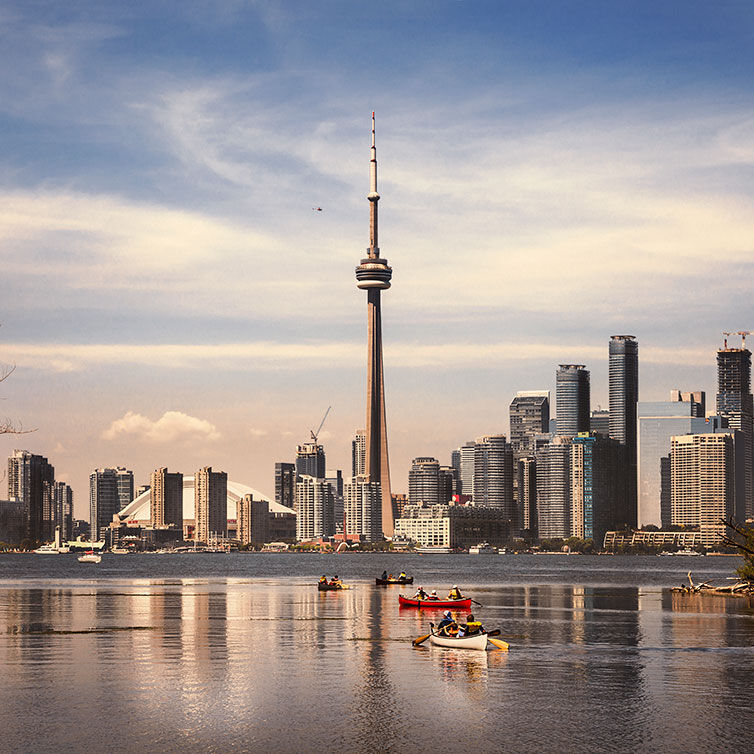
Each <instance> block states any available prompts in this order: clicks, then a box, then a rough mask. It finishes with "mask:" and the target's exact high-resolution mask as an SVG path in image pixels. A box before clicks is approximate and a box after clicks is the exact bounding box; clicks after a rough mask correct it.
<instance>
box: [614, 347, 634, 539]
mask: <svg viewBox="0 0 754 754" xmlns="http://www.w3.org/2000/svg"><path fill="white" fill-rule="evenodd" d="M609 356H610V362H609V365H608V392H609V396H610V437H612V438H613V439H614V440H617V441H618V442H619V443H620V444H621V445H624V446H625V448H626V467H627V476H626V515H625V517H624V518H625V521H626V523H627V524H628V525H629V526H632V527H635V526H636V519H637V515H636V514H637V511H636V404H637V403H638V401H639V344H638V343H637V341H636V338H635V337H634V336H633V335H612V336H611V337H610V348H609Z"/></svg>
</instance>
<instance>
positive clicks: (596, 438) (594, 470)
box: [570, 432, 626, 546]
mask: <svg viewBox="0 0 754 754" xmlns="http://www.w3.org/2000/svg"><path fill="white" fill-rule="evenodd" d="M625 474H626V464H625V448H624V447H623V446H622V445H621V444H620V443H619V442H618V441H617V440H613V439H612V438H609V437H604V436H603V435H600V434H592V433H591V432H583V433H581V434H579V435H577V436H576V437H574V438H573V440H572V441H571V459H570V476H571V489H570V501H571V511H570V533H571V536H572V537H578V538H579V539H591V540H592V541H593V542H595V543H596V544H597V546H599V545H600V543H601V542H602V541H603V539H604V537H605V532H606V531H608V530H609V529H612V528H616V527H618V526H621V525H623V524H625V521H624V520H623V519H622V518H621V516H622V515H624V514H625V498H624V496H625V494H626V480H625Z"/></svg>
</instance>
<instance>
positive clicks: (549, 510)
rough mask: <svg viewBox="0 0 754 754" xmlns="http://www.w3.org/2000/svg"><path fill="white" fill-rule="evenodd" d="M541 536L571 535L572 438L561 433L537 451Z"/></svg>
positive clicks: (538, 510) (543, 537) (538, 513)
mask: <svg viewBox="0 0 754 754" xmlns="http://www.w3.org/2000/svg"><path fill="white" fill-rule="evenodd" d="M536 459H537V526H538V530H539V538H540V539H553V538H558V537H569V536H571V438H570V437H563V436H560V435H557V436H555V437H554V438H553V440H552V442H551V443H550V444H549V445H546V446H545V447H543V448H541V449H540V451H539V452H538V453H537V456H536Z"/></svg>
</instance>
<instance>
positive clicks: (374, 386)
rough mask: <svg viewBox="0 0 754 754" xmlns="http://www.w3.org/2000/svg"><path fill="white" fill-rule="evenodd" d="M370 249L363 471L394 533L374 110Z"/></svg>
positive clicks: (359, 277) (365, 283)
mask: <svg viewBox="0 0 754 754" xmlns="http://www.w3.org/2000/svg"><path fill="white" fill-rule="evenodd" d="M367 199H368V200H369V248H368V249H367V256H366V258H365V259H362V260H361V264H360V265H359V266H358V267H357V268H356V281H357V282H356V285H357V287H358V288H360V289H361V290H365V291H366V292H367V327H368V329H367V340H368V349H367V354H368V355H367V401H366V403H367V410H366V417H367V420H366V459H365V468H364V474H365V476H367V477H368V479H369V481H370V482H372V483H375V484H380V494H381V500H380V509H381V510H380V520H381V527H382V533H383V535H384V536H385V537H387V538H388V539H389V538H391V537H392V536H393V506H392V496H391V494H390V463H389V459H388V446H387V421H386V416H385V380H384V374H383V367H382V309H381V306H382V305H381V299H380V295H381V292H382V291H383V290H387V289H388V288H390V279H391V277H392V275H393V270H392V268H391V267H389V266H388V263H387V259H384V258H382V257H380V248H379V243H378V233H377V217H378V213H377V205H378V202H379V199H380V195H379V194H378V193H377V148H376V146H375V129H374V113H372V147H371V155H370V182H369V194H368V195H367Z"/></svg>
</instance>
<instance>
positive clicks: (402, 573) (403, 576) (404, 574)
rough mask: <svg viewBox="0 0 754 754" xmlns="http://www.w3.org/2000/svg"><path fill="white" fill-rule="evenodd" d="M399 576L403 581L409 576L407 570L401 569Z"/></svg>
mask: <svg viewBox="0 0 754 754" xmlns="http://www.w3.org/2000/svg"><path fill="white" fill-rule="evenodd" d="M398 578H399V579H400V580H401V581H402V580H403V579H407V578H408V576H406V572H405V571H401V575H400V576H398Z"/></svg>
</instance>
